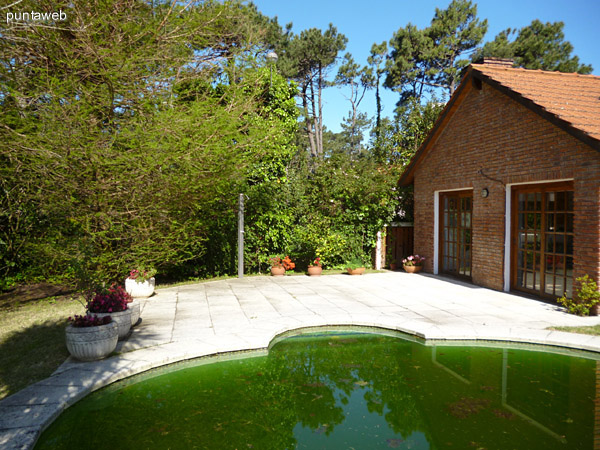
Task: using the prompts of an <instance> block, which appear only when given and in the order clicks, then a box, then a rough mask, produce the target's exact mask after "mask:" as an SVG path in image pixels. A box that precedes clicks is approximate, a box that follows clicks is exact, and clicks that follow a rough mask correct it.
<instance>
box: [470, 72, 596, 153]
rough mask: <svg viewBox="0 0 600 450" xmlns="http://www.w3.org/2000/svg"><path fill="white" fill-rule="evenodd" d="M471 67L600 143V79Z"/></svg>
mask: <svg viewBox="0 0 600 450" xmlns="http://www.w3.org/2000/svg"><path fill="white" fill-rule="evenodd" d="M471 67H472V68H473V70H474V71H476V72H479V73H481V74H482V75H484V76H486V77H488V78H490V79H491V80H493V81H495V82H497V83H499V84H500V85H502V86H504V87H506V88H508V89H510V90H511V91H513V92H516V93H518V94H520V95H521V96H523V97H524V98H526V99H528V100H531V101H532V102H534V103H535V104H537V105H538V106H540V107H541V108H543V109H544V110H546V111H547V112H548V113H550V114H553V115H555V116H556V117H558V118H560V119H562V120H564V121H566V122H568V123H569V124H571V125H572V126H573V127H575V128H577V129H579V130H581V131H583V132H584V133H586V134H587V135H589V136H590V137H593V138H594V139H597V140H599V141H600V77H598V76H595V75H579V74H576V73H560V72H546V71H542V70H526V69H520V68H509V67H502V66H499V65H488V64H472V65H471Z"/></svg>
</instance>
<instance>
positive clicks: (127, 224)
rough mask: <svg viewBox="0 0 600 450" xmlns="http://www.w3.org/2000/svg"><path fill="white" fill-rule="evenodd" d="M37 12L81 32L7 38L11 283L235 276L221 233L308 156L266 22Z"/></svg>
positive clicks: (4, 74)
mask: <svg viewBox="0 0 600 450" xmlns="http://www.w3.org/2000/svg"><path fill="white" fill-rule="evenodd" d="M35 3H36V4H35V5H34V2H26V1H25V2H23V3H22V4H20V5H19V7H20V8H21V7H22V8H24V9H27V8H31V9H34V10H37V9H40V8H41V9H52V10H55V9H57V8H62V9H63V11H65V12H66V15H67V20H66V21H65V22H61V23H60V24H56V26H52V25H53V24H50V25H47V24H46V25H44V26H35V25H24V24H7V25H2V26H3V29H2V30H1V33H2V37H3V39H2V40H1V41H0V60H1V62H2V63H1V64H0V124H1V126H0V135H1V138H0V162H1V165H0V171H1V175H0V180H1V181H0V187H1V189H2V191H1V192H2V196H1V199H0V202H1V204H0V209H1V210H2V211H3V212H2V214H1V216H0V221H1V225H2V233H3V234H2V236H1V237H0V240H1V243H0V262H1V267H0V270H1V271H2V273H3V275H10V276H14V275H15V274H21V275H24V276H26V278H28V279H30V280H31V279H35V278H36V277H43V278H44V279H51V278H55V279H57V278H60V277H66V278H69V277H72V276H73V274H72V273H70V267H71V260H73V259H82V260H83V261H84V263H85V264H84V265H85V266H86V268H87V269H88V270H91V271H95V272H96V273H99V274H100V275H101V277H102V278H104V280H106V281H109V280H114V279H121V278H122V276H123V275H124V274H125V273H127V271H128V270H129V268H131V266H132V265H133V264H139V263H143V264H146V265H154V266H156V267H157V268H158V269H159V271H160V273H162V274H165V273H168V274H171V275H174V276H183V275H193V274H196V275H198V274H201V273H202V272H203V271H206V270H207V268H210V270H211V271H212V272H213V273H214V270H215V269H213V268H214V267H221V269H218V270H221V271H227V270H228V267H231V266H232V263H233V254H234V252H233V251H232V248H231V244H229V243H227V242H225V241H224V240H223V239H212V238H213V237H214V236H215V235H216V234H217V227H216V226H215V224H217V225H218V226H220V227H222V228H219V229H218V232H220V234H221V235H228V234H232V232H234V230H235V212H236V203H237V195H238V193H239V192H244V190H245V189H246V188H247V186H248V183H249V182H252V183H260V182H264V181H265V180H271V179H275V178H277V177H281V176H282V175H281V174H282V173H284V172H285V165H286V164H285V161H284V162H282V160H285V158H286V157H289V156H286V155H290V154H292V153H293V151H294V148H293V143H291V142H289V141H290V137H289V136H290V135H292V136H293V131H290V130H292V129H293V127H295V117H296V116H295V111H296V109H295V106H294V101H293V96H294V93H295V91H294V90H293V89H292V88H291V87H290V86H288V85H287V84H286V83H284V84H285V86H280V85H279V84H278V85H277V86H276V88H275V89H273V90H271V89H269V88H270V79H269V78H270V77H269V72H268V71H267V70H260V69H258V67H259V66H260V65H264V61H258V60H257V59H256V58H255V57H254V55H255V54H263V53H265V51H266V49H267V48H268V46H267V44H266V32H265V31H264V30H263V29H262V28H261V27H260V26H258V25H257V16H256V14H254V13H255V10H253V9H252V8H250V9H248V8H247V7H246V6H244V5H243V4H242V3H240V2H225V3H221V2H212V1H207V2H192V3H189V4H187V3H186V4H185V5H184V4H178V3H165V2H156V3H154V4H149V3H147V2H142V1H132V2H120V1H117V0H109V1H106V2H75V3H73V2H66V1H65V2H59V3H56V2H52V4H50V2H42V3H39V2H35ZM267 87H269V88H267ZM290 89H291V90H290ZM279 91H281V92H279ZM286 95H287V101H286V100H282V101H277V102H274V101H272V97H285V96H286ZM290 102H291V103H290ZM290 114H291V116H290ZM233 242H235V239H234V240H233ZM217 244H219V246H218V247H217Z"/></svg>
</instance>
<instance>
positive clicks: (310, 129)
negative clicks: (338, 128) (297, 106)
mask: <svg viewBox="0 0 600 450" xmlns="http://www.w3.org/2000/svg"><path fill="white" fill-rule="evenodd" d="M309 86H310V87H311V91H312V83H311V84H310V85H309V84H308V83H306V84H304V85H303V86H302V107H303V108H304V120H305V122H306V134H307V135H308V143H309V145H310V155H311V156H312V157H317V146H316V143H315V131H314V128H313V125H314V124H313V123H312V118H311V117H310V116H309V114H308V92H307V91H308V88H309Z"/></svg>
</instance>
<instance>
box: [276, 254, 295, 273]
mask: <svg viewBox="0 0 600 450" xmlns="http://www.w3.org/2000/svg"><path fill="white" fill-rule="evenodd" d="M269 261H270V262H271V275H273V276H275V277H279V276H283V275H285V271H286V270H292V269H293V268H295V267H296V264H295V263H293V262H292V260H291V259H290V257H289V256H286V257H285V258H283V259H281V257H279V256H273V257H272V258H270V259H269Z"/></svg>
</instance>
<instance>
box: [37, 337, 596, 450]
mask: <svg viewBox="0 0 600 450" xmlns="http://www.w3.org/2000/svg"><path fill="white" fill-rule="evenodd" d="M201 362H202V364H201V365H190V364H188V365H186V366H185V367H183V368H182V366H175V367H172V368H170V369H169V370H168V371H167V370H165V369H162V370H160V371H156V372H153V373H150V374H143V375H140V376H138V377H133V378H131V379H128V380H124V381H122V382H118V383H115V384H113V385H111V386H110V387H108V388H105V389H103V390H100V391H98V392H96V393H93V394H91V395H90V396H88V397H87V398H85V399H84V400H82V401H81V402H79V403H78V404H76V405H75V406H73V407H71V408H69V409H68V410H67V411H65V412H64V413H63V414H62V416H61V417H60V418H59V419H57V420H56V422H55V423H54V424H52V425H51V426H50V427H49V428H48V430H46V431H45V432H44V434H43V435H42V437H41V438H40V440H39V442H38V445H37V447H36V448H40V449H45V448H52V449H57V448H58V449H61V448H72V449H81V448H85V449H87V450H91V449H94V448H114V449H120V448H123V449H138V448H153V449H154V448H160V449H167V448H170V449H191V448H199V449H203V448H207V449H248V448H254V449H296V448H302V449H304V448H306V449H321V448H330V449H352V448H354V449H357V450H358V449H377V448H381V449H386V448H398V449H461V450H464V449H488V450H491V449H502V450H504V449H526V450H532V449H544V450H550V449H569V450H572V449H578V450H579V449H593V448H594V439H593V438H594V433H595V432H598V431H600V430H595V424H598V423H600V405H599V407H598V410H597V409H596V408H595V406H594V405H595V401H596V400H597V395H598V394H599V393H600V365H599V364H598V362H597V361H595V360H592V359H586V358H582V357H571V356H566V355H560V354H553V353H543V352H539V351H531V350H522V349H509V348H490V347H464V346H449V345H444V346H425V345H423V344H421V343H419V342H416V341H414V340H412V339H408V338H406V339H405V338H399V337H389V336H383V335H377V334H367V333H356V332H355V333H321V334H319V335H315V334H313V335H301V336H296V337H291V338H286V339H284V340H281V341H280V342H278V343H277V344H275V345H274V346H273V347H272V348H271V349H270V351H269V353H268V355H267V356H258V357H249V358H245V359H237V360H229V361H222V362H216V363H210V364H207V363H206V362H207V360H203V361H201Z"/></svg>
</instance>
